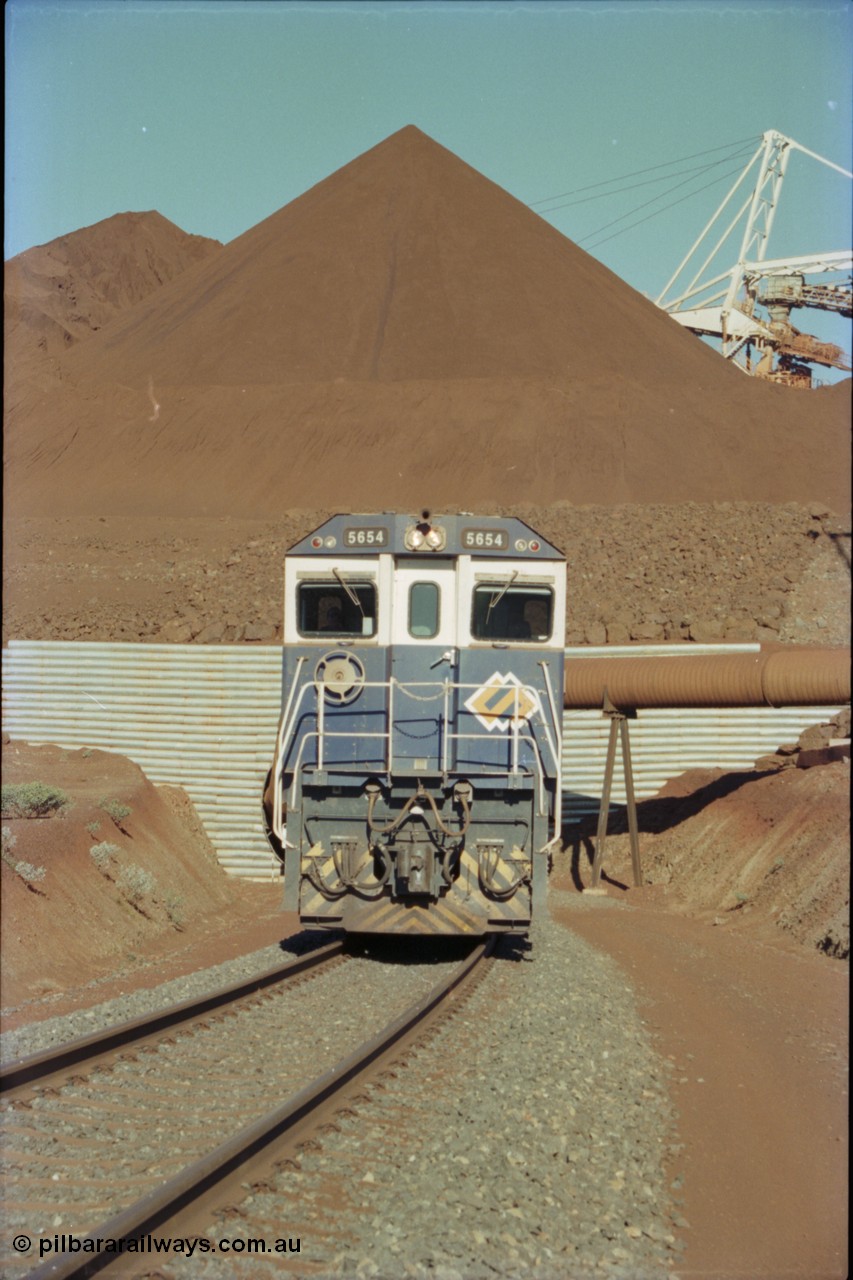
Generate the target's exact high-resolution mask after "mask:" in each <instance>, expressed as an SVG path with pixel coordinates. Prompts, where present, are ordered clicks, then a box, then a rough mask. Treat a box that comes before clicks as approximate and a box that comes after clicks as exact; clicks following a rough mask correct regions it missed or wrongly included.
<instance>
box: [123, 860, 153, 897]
mask: <svg viewBox="0 0 853 1280" xmlns="http://www.w3.org/2000/svg"><path fill="white" fill-rule="evenodd" d="M116 884H117V885H118V888H119V890H120V891H121V892H122V893H123V894H124V896H125V897H126V898H127V900H128V902H129V903H130V904H131V906H136V904H137V903H138V902H141V901H142V899H143V898H145V897H150V896H151V895H152V894H153V892H154V889H155V888H156V885H157V881H156V880H155V879H154V877H153V876H152V874H151V872H150V871H146V870H145V868H144V867H140V866H138V865H137V864H136V863H135V862H131V863H130V864H129V866H126V867H122V869H121V871H119V873H118V878H117V880H116Z"/></svg>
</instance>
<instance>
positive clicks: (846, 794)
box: [553, 708, 850, 959]
mask: <svg viewBox="0 0 853 1280" xmlns="http://www.w3.org/2000/svg"><path fill="white" fill-rule="evenodd" d="M834 743H837V744H838V745H832V746H831V745H829V744H834ZM637 818H638V826H639V843H640V860H641V866H642V873H643V887H642V888H639V889H637V888H634V887H631V888H630V890H629V886H633V885H634V878H633V869H632V862H631V853H630V837H629V835H628V827H627V817H626V814H625V813H624V812H620V813H619V814H616V815H613V816H611V818H610V821H609V824H608V825H609V829H610V830H609V833H608V835H607V837H606V842H605V854H604V861H603V870H602V886H603V887H604V888H606V889H607V891H608V893H609V894H611V895H614V896H617V897H624V896H626V892H627V896H628V897H629V898H631V899H634V898H636V897H637V895H639V896H640V899H643V898H646V899H649V898H650V899H651V900H652V901H659V902H661V903H665V904H666V906H667V907H668V908H669V909H670V910H673V911H675V912H677V913H679V914H685V915H690V916H693V917H695V918H696V919H699V920H702V921H704V922H706V923H708V924H711V925H713V926H715V927H719V928H722V927H725V928H727V929H731V930H735V931H739V932H744V933H745V934H746V935H748V936H749V937H751V938H753V939H754V940H759V939H760V940H762V941H764V942H768V941H769V942H772V943H775V944H776V945H785V944H786V943H788V944H791V943H794V944H797V945H799V946H805V947H808V948H810V949H816V950H818V951H822V952H823V953H824V954H826V955H829V956H834V957H837V958H840V959H847V958H848V957H849V955H850V866H849V849H850V835H849V826H850V711H849V708H848V709H847V710H846V711H844V712H841V713H839V714H838V715H837V716H835V717H833V718H832V719H831V720H829V721H827V722H826V723H825V724H823V725H820V726H818V725H816V726H814V727H811V728H809V729H806V730H804V731H803V733H802V734H801V735H800V738H799V740H798V742H797V743H787V744H782V745H781V746H780V748H779V750H778V751H777V752H776V753H775V754H774V755H770V756H763V757H761V759H759V760H757V761H756V763H755V767H754V768H753V769H749V770H740V771H737V772H728V773H727V772H725V771H723V770H722V769H710V770H709V769H691V770H688V771H687V772H686V773H683V774H681V775H680V776H679V777H677V778H673V779H672V780H671V781H670V782H668V783H666V785H665V786H664V787H663V788H662V789H661V790H660V791H659V792H658V794H657V795H656V796H653V797H652V798H651V799H649V800H644V801H641V802H640V803H639V804H638V805H637ZM596 826H597V820H596V819H587V820H585V821H584V822H582V823H580V824H578V826H577V827H575V828H574V829H573V830H572V831H571V832H570V834H569V841H568V844H567V846H566V849H565V851H564V852H563V853H562V854H560V855H559V856H558V858H557V860H556V868H555V876H554V880H553V883H554V885H555V887H566V888H568V887H571V888H575V889H578V888H581V887H588V886H589V884H590V879H591V867H592V860H593V856H594V853H595V835H596Z"/></svg>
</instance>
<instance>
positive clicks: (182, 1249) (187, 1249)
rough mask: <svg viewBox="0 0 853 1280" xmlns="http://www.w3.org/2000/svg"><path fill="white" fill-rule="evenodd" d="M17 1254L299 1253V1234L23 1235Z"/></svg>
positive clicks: (17, 1241)
mask: <svg viewBox="0 0 853 1280" xmlns="http://www.w3.org/2000/svg"><path fill="white" fill-rule="evenodd" d="M13 1244H14V1247H15V1251H16V1252H17V1253H28V1252H29V1251H30V1249H31V1248H32V1247H33V1246H34V1245H37V1247H38V1253H39V1257H40V1258H47V1257H49V1256H50V1255H57V1254H62V1253H177V1254H183V1255H184V1257H187V1258H191V1257H192V1256H193V1254H194V1253H266V1254H270V1253H278V1254H281V1253H299V1252H300V1250H301V1247H302V1242H301V1240H300V1238H299V1237H298V1236H290V1237H287V1236H285V1237H282V1238H280V1239H276V1240H270V1241H267V1240H265V1239H259V1238H250V1237H243V1236H235V1237H233V1238H231V1239H222V1240H208V1239H206V1237H204V1236H191V1237H186V1236H152V1235H144V1236H127V1237H124V1236H118V1237H116V1238H112V1237H110V1236H75V1235H54V1236H40V1237H36V1238H35V1239H33V1238H32V1237H30V1236H26V1235H23V1234H20V1235H17V1236H16V1237H15V1239H14V1241H13Z"/></svg>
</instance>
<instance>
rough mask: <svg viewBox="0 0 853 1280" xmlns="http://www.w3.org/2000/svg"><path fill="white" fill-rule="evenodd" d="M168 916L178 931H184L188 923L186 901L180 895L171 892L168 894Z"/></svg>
mask: <svg viewBox="0 0 853 1280" xmlns="http://www.w3.org/2000/svg"><path fill="white" fill-rule="evenodd" d="M166 914H167V915H168V917H169V919H170V920H171V922H172V924H173V925H174V926H175V928H176V929H182V928H183V927H184V924H185V922H186V915H185V913H184V899H183V895H182V894H180V893H174V892H169V893H167V894H166Z"/></svg>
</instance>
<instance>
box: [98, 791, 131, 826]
mask: <svg viewBox="0 0 853 1280" xmlns="http://www.w3.org/2000/svg"><path fill="white" fill-rule="evenodd" d="M98 808H99V809H103V811H104V813H105V814H107V816H108V817H110V818H112V820H113V822H114V823H115V824H116V826H117V827H118V828H119V830H121V831H123V830H124V827H123V825H122V824H123V823H124V822H125V821H126V819H128V818H129V817H130V815H131V813H132V812H133V811H132V810H131V808H130V807H129V806H128V805H126V804H122V803H121V801H120V800H107V799H104V800H102V801H101V803H100V804H99V805H98Z"/></svg>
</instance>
